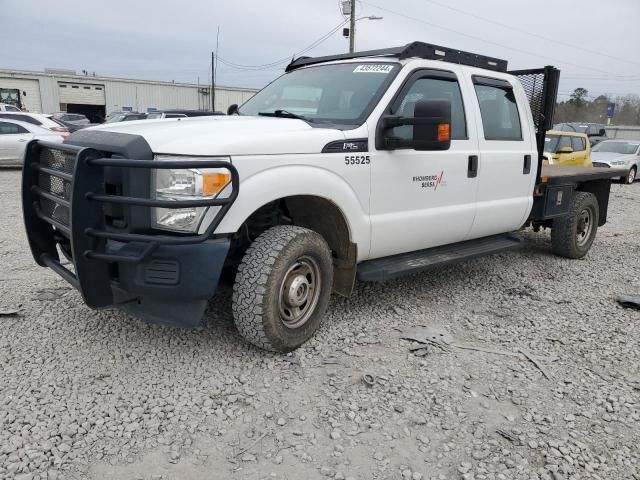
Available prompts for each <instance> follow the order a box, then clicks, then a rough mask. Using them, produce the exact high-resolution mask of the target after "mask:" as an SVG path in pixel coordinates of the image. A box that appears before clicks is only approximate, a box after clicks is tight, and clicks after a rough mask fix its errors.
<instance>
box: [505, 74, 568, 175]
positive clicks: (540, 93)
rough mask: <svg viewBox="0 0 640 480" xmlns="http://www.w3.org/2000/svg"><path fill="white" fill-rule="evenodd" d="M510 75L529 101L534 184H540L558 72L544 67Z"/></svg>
mask: <svg viewBox="0 0 640 480" xmlns="http://www.w3.org/2000/svg"><path fill="white" fill-rule="evenodd" d="M508 73H509V74H510V75H513V76H514V77H516V78H518V80H520V83H521V84H522V87H523V88H524V91H525V93H526V95H527V98H528V99H529V105H530V106H531V113H532V115H533V123H534V125H535V127H536V143H537V147H538V172H537V177H536V184H538V183H540V176H541V172H542V160H543V153H544V139H545V137H546V135H547V131H548V130H551V129H552V128H553V116H554V114H555V111H556V102H557V98H558V84H559V83H560V70H558V69H557V68H555V67H551V66H546V67H544V68H537V69H531V70H512V71H510V72H508Z"/></svg>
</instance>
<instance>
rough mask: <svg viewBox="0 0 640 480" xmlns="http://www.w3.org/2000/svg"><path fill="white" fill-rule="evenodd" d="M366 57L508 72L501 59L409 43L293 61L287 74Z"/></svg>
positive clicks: (426, 44) (288, 67) (421, 43)
mask: <svg viewBox="0 0 640 480" xmlns="http://www.w3.org/2000/svg"><path fill="white" fill-rule="evenodd" d="M366 57H388V58H395V59H398V60H404V59H407V58H422V59H425V60H439V61H442V62H448V63H457V64H459V65H468V66H471V67H477V68H484V69H486V70H492V71H495V72H505V73H506V72H507V61H506V60H501V59H499V58H493V57H487V56H484V55H478V54H476V53H470V52H464V51H462V50H456V49H453V48H448V47H441V46H439V45H432V44H430V43H424V42H413V43H408V44H407V45H404V46H402V47H395V48H385V49H380V50H366V51H364V52H353V53H344V54H340V55H328V56H324V57H300V58H297V59H295V60H293V61H292V62H291V63H290V64H289V65H288V66H287V68H286V71H287V72H290V71H292V70H295V69H297V68H300V67H306V66H309V65H316V64H319V63H326V62H335V61H338V60H350V59H354V58H366Z"/></svg>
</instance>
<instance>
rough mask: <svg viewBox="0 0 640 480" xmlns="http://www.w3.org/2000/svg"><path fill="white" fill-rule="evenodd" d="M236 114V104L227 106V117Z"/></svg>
mask: <svg viewBox="0 0 640 480" xmlns="http://www.w3.org/2000/svg"><path fill="white" fill-rule="evenodd" d="M236 113H238V104H237V103H234V104H232V105H229V108H227V115H235V114H236Z"/></svg>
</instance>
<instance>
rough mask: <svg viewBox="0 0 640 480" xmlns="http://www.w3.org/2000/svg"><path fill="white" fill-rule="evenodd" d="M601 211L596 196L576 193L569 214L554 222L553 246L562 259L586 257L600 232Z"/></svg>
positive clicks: (552, 232) (552, 231)
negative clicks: (597, 233)
mask: <svg viewBox="0 0 640 480" xmlns="http://www.w3.org/2000/svg"><path fill="white" fill-rule="evenodd" d="M598 221H599V209H598V200H597V199H596V197H595V195H593V194H592V193H587V192H574V194H573V198H572V199H571V208H570V210H569V213H568V214H567V215H566V216H564V217H560V218H557V219H555V220H554V221H553V228H552V229H551V244H552V249H553V252H554V253H556V254H557V255H560V256H561V257H566V258H582V257H584V256H585V255H586V254H587V252H588V251H589V249H590V248H591V245H592V244H593V240H594V239H595V237H596V232H597V231H598Z"/></svg>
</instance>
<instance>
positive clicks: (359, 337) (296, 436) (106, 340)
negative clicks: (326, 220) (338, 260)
mask: <svg viewBox="0 0 640 480" xmlns="http://www.w3.org/2000/svg"><path fill="white" fill-rule="evenodd" d="M19 182H20V172H18V171H15V170H14V171H11V170H1V171H0V198H1V200H2V202H1V205H2V207H3V214H2V216H1V217H0V224H1V231H2V235H1V237H0V256H1V259H2V267H3V268H2V273H1V275H0V286H1V289H2V296H1V298H0V309H8V308H12V307H16V306H21V309H22V310H21V312H20V315H19V316H17V317H12V316H0V327H1V328H2V335H0V478H18V479H32V480H37V479H40V480H44V479H80V478H90V479H132V480H133V479H207V480H210V479H235V478H238V479H240V478H242V479H244V478H246V479H256V480H259V479H266V478H269V479H271V478H274V479H289V480H293V479H320V478H333V479H336V480H338V479H358V480H365V479H366V480H368V479H412V480H419V479H424V480H427V479H432V478H433V479H450V478H451V479H457V478H462V479H465V480H469V479H477V480H480V479H526V480H531V479H565V478H566V479H586V478H593V479H627V478H636V479H639V478H640V466H639V465H638V460H639V457H640V428H639V427H640V353H639V352H640V349H639V343H640V340H639V339H640V335H639V333H640V311H635V310H630V309H624V308H622V307H620V306H618V305H617V304H616V303H615V301H614V297H615V296H616V295H618V294H622V293H640V268H639V265H640V184H636V185H633V186H622V185H614V187H613V195H612V201H611V209H610V219H609V223H608V224H607V225H606V226H605V227H604V228H602V229H601V230H600V231H599V234H598V238H597V239H596V243H595V245H594V247H593V249H592V250H591V253H590V254H589V255H588V257H587V258H586V259H584V260H581V261H580V260H579V261H576V260H566V259H561V258H557V257H554V256H553V255H552V254H551V253H550V252H549V246H550V245H549V243H550V242H549V236H548V234H545V233H542V232H541V233H538V234H535V233H532V232H525V233H523V236H524V237H525V239H526V248H524V249H523V250H522V251H516V252H510V253H506V254H502V255H496V256H493V257H489V258H483V259H478V260H474V261H470V262H468V263H464V264H461V265H458V266H455V267H452V268H448V269H445V270H441V271H437V272H432V273H430V274H424V275H419V276H414V277H410V278H406V279H403V280H400V281H394V282H390V283H387V284H384V285H373V284H361V285H359V286H358V288H357V291H356V294H355V296H354V297H353V298H352V299H350V300H345V299H341V298H338V297H334V298H333V299H332V301H331V307H330V313H329V315H328V317H327V318H326V321H325V323H324V324H323V326H322V328H321V330H320V332H319V333H318V334H317V335H316V336H315V338H313V339H312V340H311V341H310V342H309V343H308V344H306V345H305V346H304V347H303V348H301V349H299V350H298V351H297V352H295V353H294V354H292V355H289V356H279V355H276V354H271V353H265V352H263V351H260V350H258V349H256V348H253V347H251V346H249V345H247V344H246V343H244V342H243V341H242V339H241V338H240V337H239V335H238V334H237V333H236V331H235V329H234V327H233V322H232V319H231V313H230V311H231V308H230V303H229V299H228V298H229V292H223V293H221V294H218V295H217V296H216V297H215V298H214V300H213V301H212V308H211V312H210V319H209V320H208V322H207V323H206V325H205V326H204V327H203V328H200V329H196V330H190V331H187V330H178V329H173V328H166V327H159V326H150V325H146V324H144V323H142V322H140V321H137V320H135V319H131V318H129V317H127V316H126V315H125V314H123V313H121V312H119V311H117V310H105V311H100V312H96V311H92V310H90V309H89V308H87V307H86V306H85V305H84V304H83V303H82V300H81V299H80V297H79V295H78V293H77V292H75V291H74V290H72V289H70V287H68V286H67V285H66V284H65V282H64V281H63V280H62V279H60V278H59V277H58V276H56V275H55V274H53V273H52V272H51V271H49V270H47V269H42V268H40V267H37V266H36V265H35V264H34V263H33V261H32V259H31V256H30V252H29V250H28V246H27V243H26V238H25V235H24V233H23V228H22V218H21V212H20V210H19V191H18V189H19ZM415 325H429V326H432V327H438V328H441V329H445V330H446V331H447V332H448V333H449V334H451V336H452V337H453V339H454V340H453V344H454V345H455V346H452V345H450V346H449V347H447V348H444V349H442V348H439V347H438V346H435V345H434V346H432V347H430V348H429V349H427V350H426V351H425V350H422V351H418V352H415V353H414V352H410V350H409V349H410V348H411V347H412V346H413V345H414V344H413V343H412V342H410V341H407V340H402V339H401V337H402V336H403V335H402V333H401V330H403V329H406V328H407V327H411V326H415ZM461 346H463V347H470V348H471V349H468V348H464V349H463V348H460V347H461ZM520 351H524V352H526V354H527V355H528V356H529V357H530V358H531V359H533V361H531V360H530V359H528V358H527V357H526V356H525V355H524V354H521V353H518V352H520ZM364 374H370V375H372V376H373V384H372V385H367V383H365V382H363V379H362V377H363V375H364ZM545 375H547V376H548V377H549V378H547V377H546V376H545Z"/></svg>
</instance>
